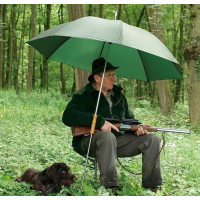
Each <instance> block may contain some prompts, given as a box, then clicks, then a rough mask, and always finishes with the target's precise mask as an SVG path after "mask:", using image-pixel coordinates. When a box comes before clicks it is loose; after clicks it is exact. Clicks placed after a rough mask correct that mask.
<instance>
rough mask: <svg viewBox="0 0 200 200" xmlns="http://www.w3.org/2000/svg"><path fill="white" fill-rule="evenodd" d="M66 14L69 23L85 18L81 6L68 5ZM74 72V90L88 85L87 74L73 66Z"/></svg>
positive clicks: (82, 6) (83, 8) (83, 9)
mask: <svg viewBox="0 0 200 200" xmlns="http://www.w3.org/2000/svg"><path fill="white" fill-rule="evenodd" d="M68 12H69V21H74V20H76V19H79V18H81V17H84V16H85V6H84V5H83V4H69V5H68ZM74 67H75V68H74V72H75V88H76V90H79V89H80V88H82V87H83V86H84V85H86V84H87V83H88V80H87V79H88V76H89V72H87V71H85V70H82V69H78V68H76V66H74Z"/></svg>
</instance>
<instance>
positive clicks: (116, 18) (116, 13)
mask: <svg viewBox="0 0 200 200" xmlns="http://www.w3.org/2000/svg"><path fill="white" fill-rule="evenodd" d="M116 19H117V11H116V12H115V20H116Z"/></svg>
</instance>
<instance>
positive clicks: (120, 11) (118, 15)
mask: <svg viewBox="0 0 200 200" xmlns="http://www.w3.org/2000/svg"><path fill="white" fill-rule="evenodd" d="M118 5H119V9H118V13H117V20H120V19H121V15H122V4H118Z"/></svg>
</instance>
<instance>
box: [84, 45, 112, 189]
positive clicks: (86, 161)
mask: <svg viewBox="0 0 200 200" xmlns="http://www.w3.org/2000/svg"><path fill="white" fill-rule="evenodd" d="M110 45H111V43H109V44H108V50H107V55H106V62H105V66H104V70H103V76H102V80H101V85H100V90H99V95H98V99H97V105H96V109H95V115H97V110H98V107H99V100H100V96H101V91H102V86H103V80H104V74H105V71H106V65H107V60H108V55H109V51H110ZM95 126H96V121H95V125H94V129H95ZM92 135H93V134H90V141H89V145H88V151H87V156H86V160H85V168H84V172H83V179H82V184H81V191H82V189H83V182H84V180H85V173H86V168H87V163H88V158H89V153H90V145H91V141H92Z"/></svg>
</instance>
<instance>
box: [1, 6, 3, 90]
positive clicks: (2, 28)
mask: <svg viewBox="0 0 200 200" xmlns="http://www.w3.org/2000/svg"><path fill="white" fill-rule="evenodd" d="M2 80H3V4H0V89H2V87H3V81H2Z"/></svg>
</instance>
